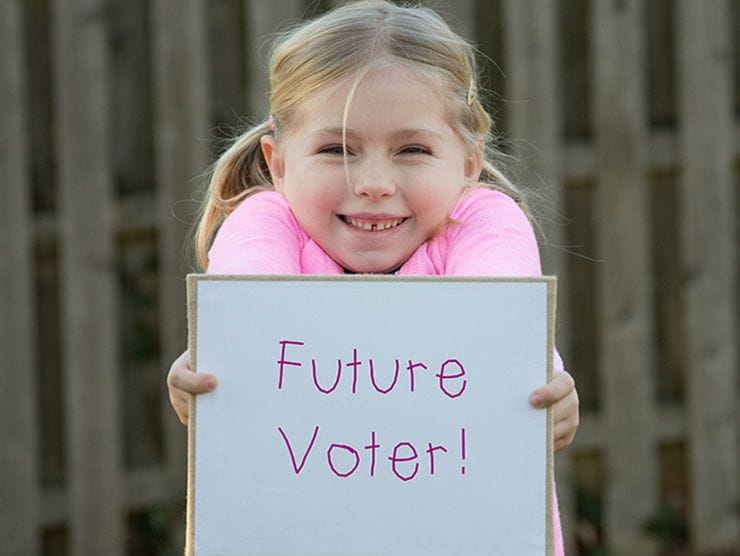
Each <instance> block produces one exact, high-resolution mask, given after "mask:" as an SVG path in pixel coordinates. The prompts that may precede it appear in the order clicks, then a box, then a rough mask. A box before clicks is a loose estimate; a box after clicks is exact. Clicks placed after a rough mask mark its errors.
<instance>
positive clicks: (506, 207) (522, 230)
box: [445, 188, 542, 277]
mask: <svg viewBox="0 0 740 556" xmlns="http://www.w3.org/2000/svg"><path fill="white" fill-rule="evenodd" d="M451 218H452V220H453V223H452V224H451V226H452V230H453V233H452V234H450V235H451V237H450V242H449V244H448V251H447V262H446V272H445V274H452V275H458V276H516V277H519V276H541V275H542V269H541V266H540V255H539V250H538V248H537V240H536V238H535V235H534V231H533V230H532V225H531V224H530V222H529V219H528V218H527V216H526V215H525V214H524V212H523V211H522V209H520V208H519V206H518V205H517V204H516V203H515V202H514V200H513V199H512V198H511V197H509V196H508V195H505V194H504V193H501V192H499V191H494V190H490V189H484V188H481V189H477V190H475V191H473V192H471V193H470V194H469V195H468V196H467V197H466V198H465V199H464V201H463V202H462V203H460V204H459V205H458V206H457V207H456V209H455V210H454V211H453V213H452V214H451Z"/></svg>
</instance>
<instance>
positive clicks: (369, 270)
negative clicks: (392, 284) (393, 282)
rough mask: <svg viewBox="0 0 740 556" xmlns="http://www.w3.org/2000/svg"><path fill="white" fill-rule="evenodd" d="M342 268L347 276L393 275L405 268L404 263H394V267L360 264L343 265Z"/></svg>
mask: <svg viewBox="0 0 740 556" xmlns="http://www.w3.org/2000/svg"><path fill="white" fill-rule="evenodd" d="M340 266H341V267H342V268H343V269H344V272H345V273H346V274H393V273H394V272H396V271H397V270H398V269H399V268H401V267H402V266H403V262H400V263H394V264H392V265H390V266H389V265H388V264H387V263H386V264H382V263H380V262H379V263H378V264H372V263H367V262H365V263H360V264H346V263H341V264H340Z"/></svg>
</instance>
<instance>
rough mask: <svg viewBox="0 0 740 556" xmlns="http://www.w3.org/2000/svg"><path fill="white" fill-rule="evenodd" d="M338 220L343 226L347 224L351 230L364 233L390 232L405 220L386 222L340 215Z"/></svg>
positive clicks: (398, 219)
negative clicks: (355, 229)
mask: <svg viewBox="0 0 740 556" xmlns="http://www.w3.org/2000/svg"><path fill="white" fill-rule="evenodd" d="M339 218H341V219H342V221H343V222H344V223H345V224H349V225H350V226H352V227H353V228H357V229H358V230H363V231H366V232H382V231H384V230H390V229H391V228H395V227H396V226H399V225H401V224H403V223H404V222H405V221H406V220H407V218H392V219H388V220H366V219H363V218H353V217H351V216H345V215H340V216H339Z"/></svg>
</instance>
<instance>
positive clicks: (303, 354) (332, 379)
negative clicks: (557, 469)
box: [187, 275, 555, 556]
mask: <svg viewBox="0 0 740 556" xmlns="http://www.w3.org/2000/svg"><path fill="white" fill-rule="evenodd" d="M188 297H189V321H190V346H189V349H190V356H191V366H193V368H194V369H196V370H202V371H207V372H211V373H213V374H215V375H216V376H217V377H218V379H219V386H218V388H217V389H216V390H215V391H213V392H212V393H209V394H204V395H201V396H198V397H197V399H196V401H195V402H194V403H193V404H192V405H191V412H190V418H191V421H190V427H189V460H190V461H189V485H188V487H189V488H188V491H189V492H188V516H187V517H188V552H189V553H191V554H192V553H193V552H194V553H195V554H196V555H197V556H210V555H219V556H223V555H235V556H236V555H239V556H245V555H246V556H249V555H255V556H257V555H259V556H283V555H284V556H288V555H290V556H295V555H306V556H347V555H353V556H371V555H373V556H375V555H394V556H412V555H424V556H431V555H440V556H442V555H444V556H449V555H465V556H473V555H506V556H509V555H512V554H516V555H518V556H528V555H531V556H535V555H536V556H542V555H547V554H551V553H552V546H551V545H552V531H551V528H552V526H551V523H552V515H551V510H552V498H551V496H552V433H551V428H552V426H551V423H550V421H551V416H550V415H549V412H548V411H543V410H536V409H532V408H531V407H530V405H529V402H528V399H529V395H530V394H531V392H532V391H534V390H535V389H536V388H538V387H539V386H541V385H543V384H545V382H546V381H547V380H548V376H549V374H550V373H551V368H552V350H553V323H554V312H555V307H554V305H555V279H554V278H549V277H545V278H532V279H501V278H447V277H444V278H442V277H412V278H411V277H396V276H367V275H363V276H343V277H326V276H291V277H287V276H285V277H275V276H261V277H260V276H239V277H235V276H230V277H227V276H207V275H193V276H190V277H189V278H188Z"/></svg>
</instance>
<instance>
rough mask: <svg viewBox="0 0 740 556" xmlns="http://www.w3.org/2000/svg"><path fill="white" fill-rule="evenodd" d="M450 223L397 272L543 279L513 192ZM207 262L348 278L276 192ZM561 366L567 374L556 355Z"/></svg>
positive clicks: (236, 220)
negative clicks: (342, 275)
mask: <svg viewBox="0 0 740 556" xmlns="http://www.w3.org/2000/svg"><path fill="white" fill-rule="evenodd" d="M450 219H451V220H452V221H453V222H452V223H450V224H449V225H447V226H445V227H444V229H443V230H442V231H441V232H440V233H439V234H437V235H436V236H435V237H433V238H431V239H429V240H427V241H426V242H424V243H423V244H422V245H421V246H420V247H419V248H418V249H417V250H416V251H415V252H414V254H413V255H411V257H410V258H409V259H408V260H407V261H406V262H405V263H404V264H403V266H401V268H400V269H399V270H398V271H397V272H396V274H398V275H402V276H403V275H441V276H514V277H519V276H540V275H541V274H542V269H541V267H540V256H539V250H538V247H537V240H536V238H535V235H534V232H533V230H532V226H531V225H530V223H529V220H528V219H527V217H526V215H525V214H524V213H523V212H522V210H521V209H520V208H519V206H518V205H517V204H516V203H515V202H514V200H513V199H512V198H511V197H509V196H508V195H506V194H504V193H501V192H499V191H494V190H492V189H489V188H486V187H479V188H476V189H473V190H471V191H469V192H467V193H466V194H465V195H463V196H462V197H461V198H460V200H459V201H458V202H457V204H456V205H455V207H454V208H453V209H452V212H451V213H450ZM208 257H209V262H208V273H209V274H344V269H342V267H341V266H339V265H338V264H337V263H336V262H335V261H334V260H333V259H332V258H331V257H329V255H327V254H326V253H325V252H324V251H323V249H321V247H319V246H318V245H317V244H316V242H314V241H313V240H312V239H311V238H310V237H309V236H308V234H306V232H305V231H304V230H303V228H302V227H301V225H300V224H299V223H298V221H297V220H296V218H295V215H294V214H293V212H292V211H291V210H290V207H289V206H288V201H287V200H286V199H285V197H284V196H283V195H281V194H280V193H277V192H275V191H263V192H259V193H255V194H253V195H252V196H250V197H247V198H246V199H245V200H244V201H242V202H241V203H240V204H239V206H237V207H236V209H234V211H233V212H232V213H231V214H230V215H229V216H228V217H227V218H226V219H225V220H224V222H223V224H222V225H221V228H220V229H219V231H218V233H217V234H216V238H215V240H214V242H213V246H212V247H211V250H210V251H209V254H208ZM554 366H555V369H556V370H562V369H563V362H562V359H561V358H560V356H559V354H558V353H557V351H556V352H555V357H554ZM553 490H554V489H553ZM553 494H554V492H553ZM553 510H554V511H553V515H554V529H555V531H554V533H555V554H556V556H560V555H562V554H564V552H563V540H562V533H561V528H560V516H559V513H558V507H557V498H555V501H554V508H553Z"/></svg>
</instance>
